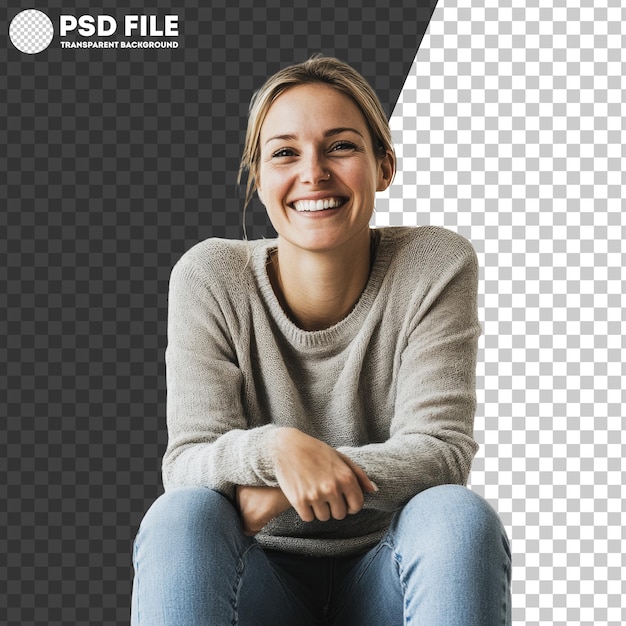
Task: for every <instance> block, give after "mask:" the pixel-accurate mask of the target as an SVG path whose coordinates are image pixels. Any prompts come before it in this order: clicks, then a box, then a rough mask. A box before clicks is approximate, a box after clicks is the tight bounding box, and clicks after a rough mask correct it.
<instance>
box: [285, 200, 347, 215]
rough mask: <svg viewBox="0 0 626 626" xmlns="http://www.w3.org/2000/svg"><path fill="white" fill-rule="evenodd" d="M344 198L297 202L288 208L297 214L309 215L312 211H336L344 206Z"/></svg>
mask: <svg viewBox="0 0 626 626" xmlns="http://www.w3.org/2000/svg"><path fill="white" fill-rule="evenodd" d="M345 202H346V198H324V199H323V200H297V201H296V202H292V203H291V204H290V205H289V206H291V207H292V208H294V209H295V210H296V211H298V212H299V213H311V212H314V211H325V210H326V209H336V208H338V207H340V206H341V205H342V204H345Z"/></svg>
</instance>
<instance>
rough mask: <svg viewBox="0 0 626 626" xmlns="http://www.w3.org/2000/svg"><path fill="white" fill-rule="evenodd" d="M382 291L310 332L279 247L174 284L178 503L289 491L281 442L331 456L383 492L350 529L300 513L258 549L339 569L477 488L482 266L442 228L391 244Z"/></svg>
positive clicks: (207, 245) (174, 279)
mask: <svg viewBox="0 0 626 626" xmlns="http://www.w3.org/2000/svg"><path fill="white" fill-rule="evenodd" d="M376 235H377V237H378V246H377V251H376V258H375V261H374V264H373V266H372V270H371V275H370V278H369V281H368V283H367V285H366V288H365V290H364V291H363V293H362V295H361V297H360V299H359V301H358V302H357V304H356V306H355V307H354V309H353V310H352V311H351V312H350V314H349V315H348V316H347V317H346V318H344V319H343V320H342V321H341V322H339V323H338V324H336V325H335V326H332V327H331V328H328V329H325V330H321V331H304V330H302V329H300V328H298V327H297V326H296V325H295V324H293V323H292V322H291V321H290V319H289V318H288V317H287V316H286V315H285V314H284V312H283V311H282V309H281V307H280V305H279V303H278V300H277V299H276V296H275V294H274V292H273V290H272V287H271V285H270V282H269V279H268V276H267V272H266V263H267V259H268V251H269V250H271V249H272V248H273V247H275V245H276V242H275V241H273V240H260V241H253V242H241V241H231V240H221V239H209V240H206V241H203V242H201V243H199V244H197V245H196V246H194V247H193V248H192V249H191V250H189V251H188V252H187V253H186V254H185V255H183V257H182V258H181V259H180V261H179V262H178V263H177V264H176V266H175V267H174V269H173V271H172V276H171V281H170V294H169V322H168V347H167V352H166V364H167V390H168V394H167V424H168V431H169V443H168V447H167V450H166V453H165V456H164V459H163V483H164V486H165V488H166V489H173V488H176V487H181V486H185V485H197V486H204V487H208V488H211V489H216V490H218V491H220V492H222V493H223V494H225V495H226V496H228V497H230V498H232V497H233V494H234V488H235V486H236V485H269V486H277V482H276V476H275V473H274V467H273V462H272V459H271V456H270V454H269V449H270V446H269V445H268V443H269V442H270V441H271V438H272V436H273V433H274V432H275V429H276V427H278V426H291V427H295V428H299V429H300V430H302V431H304V432H306V433H308V434H309V435H312V436H314V437H317V438H318V439H321V440H322V441H325V442H326V443H328V444H329V445H331V446H333V447H335V448H337V449H338V450H339V451H341V452H343V453H344V454H346V455H348V456H349V457H350V458H351V459H352V460H353V461H354V462H356V463H357V464H359V465H360V466H361V467H362V468H363V469H364V470H365V472H366V473H367V475H368V476H369V477H370V478H371V479H372V480H373V481H374V482H375V483H376V484H377V485H378V487H379V489H380V491H379V492H378V493H375V494H367V495H366V498H365V506H364V509H363V510H362V511H361V512H360V513H359V514H357V515H350V516H348V517H347V518H346V519H344V520H341V521H337V520H330V521H328V522H318V521H314V522H310V523H305V522H302V520H300V518H299V517H298V515H297V514H296V513H295V511H294V510H293V509H292V510H290V511H287V512H285V513H283V514H282V515H280V516H279V517H278V518H276V519H275V520H273V521H272V522H270V523H269V524H268V525H267V526H266V527H265V528H264V529H263V531H262V532H261V533H260V534H259V535H257V539H258V540H259V542H260V543H261V544H262V545H263V546H265V547H268V548H274V549H279V550H286V551H290V552H295V553H300V554H309V555H325V554H336V555H340V554H351V553H355V552H359V551H361V550H364V549H366V548H368V547H371V546H372V545H374V544H375V543H376V542H377V541H379V540H380V538H381V537H382V535H383V534H384V532H385V530H386V528H387V527H388V525H389V522H390V520H391V517H392V516H393V513H394V511H397V510H398V509H399V508H400V507H402V506H403V505H404V504H405V503H406V502H407V501H408V500H409V499H410V498H411V497H412V496H414V495H415V494H417V493H418V492H420V491H421V490H423V489H427V488H428V487H431V486H435V485H439V484H444V483H458V484H464V483H465V482H466V480H467V476H468V473H469V470H470V465H471V461H472V458H473V456H474V454H475V452H476V448H477V446H476V443H475V442H474V439H473V437H472V431H473V421H474V412H475V405H476V400H475V371H476V347H477V339H478V336H479V335H480V326H479V324H478V321H477V305H476V290H477V261H476V255H475V253H474V250H473V248H472V247H471V245H470V244H469V243H468V242H467V241H466V240H465V239H463V238H462V237H460V236H459V235H457V234H455V233H452V232H450V231H448V230H445V229H443V228H436V227H430V226H428V227H419V228H405V227H401V228H381V229H377V231H376Z"/></svg>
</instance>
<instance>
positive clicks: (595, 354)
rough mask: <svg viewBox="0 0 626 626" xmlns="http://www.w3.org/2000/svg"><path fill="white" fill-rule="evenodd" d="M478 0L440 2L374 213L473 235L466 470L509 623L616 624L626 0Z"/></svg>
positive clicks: (625, 439)
mask: <svg viewBox="0 0 626 626" xmlns="http://www.w3.org/2000/svg"><path fill="white" fill-rule="evenodd" d="M484 4H485V3H476V2H475V3H471V8H469V5H468V3H463V6H460V5H461V3H457V2H455V1H454V0H443V1H441V2H439V4H438V6H437V9H436V10H435V13H434V15H433V18H432V20H431V23H430V27H429V30H428V31H427V33H426V36H425V38H424V40H423V42H422V45H421V47H420V49H419V51H418V53H417V56H416V58H415V61H414V63H413V67H412V69H411V72H410V73H409V75H408V78H407V81H406V84H405V87H404V89H403V91H402V93H401V96H400V99H399V101H398V103H397V106H396V108H395V111H394V114H393V116H392V131H393V134H394V140H395V143H396V148H397V153H398V157H399V171H398V174H397V176H396V180H395V182H394V185H393V186H392V188H391V189H390V190H389V191H388V192H387V193H386V194H384V195H382V196H381V197H380V199H379V200H378V201H377V210H376V214H375V217H374V220H373V223H374V225H376V226H383V225H400V224H404V225H419V224H437V225H441V226H445V227H448V228H451V229H452V230H456V231H457V232H460V233H461V234H463V235H464V236H466V237H468V238H469V239H470V240H471V241H472V243H473V244H474V246H475V248H476V251H477V253H478V257H479V261H480V265H481V279H480V285H479V290H480V300H479V314H480V316H481V320H482V324H483V331H484V333H483V336H482V337H481V340H480V344H479V364H478V370H477V391H478V410H477V416H476V437H477V440H478V441H479V443H480V444H481V448H480V451H479V453H478V455H477V458H476V460H475V462H474V466H473V471H472V475H471V484H470V486H471V487H472V488H473V489H474V490H476V491H477V492H479V493H481V494H483V495H484V496H485V497H487V499H488V500H489V501H490V502H491V503H492V504H493V505H494V506H495V508H496V509H497V510H498V511H499V513H500V515H501V517H502V519H503V521H504V523H505V526H506V527H507V530H508V532H509V536H510V537H511V540H512V549H513V553H514V556H513V562H514V567H513V586H512V589H513V621H514V623H515V624H526V625H528V626H531V625H533V626H534V625H538V624H541V625H545V624H558V625H565V624H567V625H568V626H573V625H575V624H581V625H582V624H585V625H587V624H589V625H591V624H594V625H598V624H611V625H616V624H623V623H626V609H623V608H622V598H623V592H624V586H625V583H624V582H622V581H624V580H626V558H625V556H624V553H625V547H626V546H625V537H626V533H625V532H624V521H625V514H624V508H625V507H624V502H625V500H624V486H623V485H624V482H625V481H624V477H625V476H626V474H625V470H626V464H625V462H624V457H625V456H626V454H625V453H626V436H625V435H624V431H623V426H624V416H625V414H626V410H625V408H626V393H625V392H624V388H625V387H626V375H625V374H626V367H625V366H624V365H623V363H624V362H625V361H626V349H625V346H626V341H625V340H624V319H625V315H624V311H625V309H624V304H625V296H624V293H625V292H626V282H625V280H626V271H625V270H624V266H625V265H626V255H625V246H624V243H623V242H624V238H625V236H626V220H625V218H624V210H623V209H624V197H626V193H625V192H626V189H625V174H624V171H626V148H625V147H624V146H625V143H626V142H625V138H626V137H625V129H626V124H625V119H626V118H625V115H624V113H625V105H624V104H623V103H624V102H625V101H626V92H625V87H626V79H625V78H624V75H625V74H626V63H625V61H626V54H625V53H624V48H625V47H626V35H624V34H623V32H624V23H626V9H623V8H622V7H621V6H620V3H619V2H617V1H615V0H611V2H609V3H608V6H607V3H592V2H588V1H586V0H585V1H583V2H582V3H566V2H564V1H563V0H560V1H557V2H555V3H550V4H551V6H550V7H548V6H547V5H548V3H541V4H540V3H539V2H538V0H530V1H528V2H526V3H512V2H507V1H504V2H499V3H488V4H489V6H484ZM574 4H576V5H577V6H576V7H574V6H573V5H574ZM597 4H602V5H603V6H596V5H597Z"/></svg>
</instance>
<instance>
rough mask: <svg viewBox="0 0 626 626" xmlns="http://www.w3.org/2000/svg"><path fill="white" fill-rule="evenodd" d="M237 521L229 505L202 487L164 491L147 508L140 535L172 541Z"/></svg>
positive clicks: (214, 492)
mask: <svg viewBox="0 0 626 626" xmlns="http://www.w3.org/2000/svg"><path fill="white" fill-rule="evenodd" d="M231 519H232V520H238V516H237V513H236V511H235V508H234V506H233V505H232V504H231V502H230V501H229V500H228V499H227V498H225V497H224V496H222V495H221V494H220V493H218V492H216V491H213V490H212V489H207V488H204V487H181V488H179V489H172V490H171V491H166V492H165V493H164V494H163V495H161V496H160V497H159V498H157V499H156V500H155V501H154V503H153V504H152V506H151V507H150V508H149V509H148V512H147V513H146V515H145V517H144V519H143V521H142V522H141V526H140V528H139V533H138V537H139V536H140V535H150V536H152V537H153V538H155V539H157V540H158V538H163V539H164V540H166V541H174V540H176V538H180V539H184V538H189V535H194V534H198V533H199V534H202V535H206V533H207V532H210V531H211V529H212V528H213V527H221V526H224V525H225V524H226V525H232V523H231V524H229V521H230V520H231Z"/></svg>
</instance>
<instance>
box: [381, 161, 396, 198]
mask: <svg viewBox="0 0 626 626" xmlns="http://www.w3.org/2000/svg"><path fill="white" fill-rule="evenodd" d="M395 172H396V160H395V158H394V156H393V154H391V152H386V153H385V156H384V157H383V158H382V159H381V160H380V163H379V164H378V185H377V186H376V191H385V189H387V187H389V185H391V181H392V180H393V176H394V174H395Z"/></svg>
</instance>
